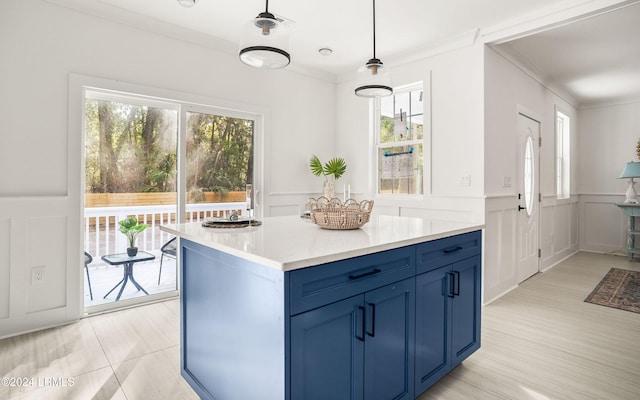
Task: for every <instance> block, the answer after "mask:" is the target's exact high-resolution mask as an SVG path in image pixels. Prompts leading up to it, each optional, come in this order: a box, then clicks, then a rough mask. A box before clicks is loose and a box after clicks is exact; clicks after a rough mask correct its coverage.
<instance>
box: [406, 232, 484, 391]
mask: <svg viewBox="0 0 640 400" xmlns="http://www.w3.org/2000/svg"><path fill="white" fill-rule="evenodd" d="M451 239H455V237H454V238H448V239H447V240H445V241H441V242H440V241H436V242H429V243H426V244H423V245H420V246H418V256H417V259H418V270H419V271H420V270H424V269H426V270H428V271H429V272H425V273H422V274H419V275H418V276H417V277H416V293H417V295H416V352H415V357H416V362H415V365H416V372H415V376H416V393H417V394H420V393H422V392H424V391H425V390H426V389H428V388H429V387H430V386H431V385H433V384H434V383H435V382H437V381H438V380H439V379H440V378H442V377H443V376H444V375H446V374H447V373H448V372H449V371H451V369H452V368H454V367H455V366H457V365H458V364H460V363H461V362H462V361H463V360H464V359H465V358H467V357H468V356H469V355H471V354H472V353H473V352H474V351H476V350H477V349H479V348H480V307H481V303H480V302H481V293H480V291H481V273H482V271H481V256H480V251H479V246H477V244H478V243H479V241H480V235H479V232H477V233H476V232H474V233H470V234H466V235H462V237H459V238H458V239H460V240H458V241H455V240H451ZM452 243H454V245H453V246H452ZM472 248H477V249H478V250H477V251H472ZM438 252H439V253H441V257H440V259H441V262H440V263H439V264H438V263H433V258H432V257H424V255H425V254H433V253H438ZM474 253H476V255H473V254H474ZM420 260H428V262H427V263H421V262H420ZM425 264H427V266H425ZM441 264H445V265H444V266H442V265H441Z"/></svg>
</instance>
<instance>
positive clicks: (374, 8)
mask: <svg viewBox="0 0 640 400" xmlns="http://www.w3.org/2000/svg"><path fill="white" fill-rule="evenodd" d="M267 1H268V0H267ZM373 58H374V59H375V58H376V0H373Z"/></svg>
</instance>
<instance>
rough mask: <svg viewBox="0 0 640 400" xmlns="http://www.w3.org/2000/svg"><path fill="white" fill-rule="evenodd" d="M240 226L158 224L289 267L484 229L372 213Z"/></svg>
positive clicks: (281, 267) (290, 218) (233, 251)
mask: <svg viewBox="0 0 640 400" xmlns="http://www.w3.org/2000/svg"><path fill="white" fill-rule="evenodd" d="M261 222H262V225H260V226H252V227H244V228H204V227H202V225H201V223H199V222H191V223H186V224H173V225H163V226H161V227H160V229H161V230H163V231H165V232H169V233H171V234H173V235H176V236H180V237H182V238H185V239H189V240H191V241H194V242H196V243H200V244H202V245H205V246H208V247H211V248H214V249H216V250H220V251H223V252H225V253H229V254H232V255H234V256H237V257H241V258H244V259H246V260H250V261H254V262H257V263H259V264H263V265H267V266H270V267H272V268H276V269H278V270H281V271H290V270H294V269H298V268H304V267H309V266H313V265H318V264H323V263H327V262H331V261H337V260H342V259H345V258H351V257H357V256H361V255H365V254H370V253H375V252H378V251H384V250H389V249H394V248H398V247H403V246H408V245H411V244H416V243H421V242H425V241H429V240H435V239H440V238H443V237H447V236H453V235H457V234H461V233H467V232H472V231H475V230H478V229H482V228H484V225H482V224H477V223H467V222H454V221H442V220H430V219H422V218H410V217H391V216H385V215H378V216H372V217H371V220H370V221H369V223H367V224H365V225H364V226H363V227H362V228H360V229H354V230H345V231H340V230H327V229H321V228H320V227H318V226H317V225H315V224H313V223H312V222H311V221H310V220H307V219H303V218H300V217H298V216H288V217H271V218H263V219H261Z"/></svg>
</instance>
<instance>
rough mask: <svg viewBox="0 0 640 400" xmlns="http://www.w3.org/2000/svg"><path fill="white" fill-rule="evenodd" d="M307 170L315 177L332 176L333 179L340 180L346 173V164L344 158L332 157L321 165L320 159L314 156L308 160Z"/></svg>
mask: <svg viewBox="0 0 640 400" xmlns="http://www.w3.org/2000/svg"><path fill="white" fill-rule="evenodd" d="M309 169H310V170H311V173H312V174H314V175H315V176H320V175H324V176H333V177H334V178H335V179H340V177H341V176H342V175H344V173H345V172H346V171H347V163H346V162H345V161H344V158H340V157H334V158H332V159H331V160H329V161H327V162H326V163H325V164H324V165H322V162H321V161H320V159H319V158H318V157H317V156H315V155H314V156H312V157H311V160H309Z"/></svg>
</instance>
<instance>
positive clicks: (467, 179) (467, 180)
mask: <svg viewBox="0 0 640 400" xmlns="http://www.w3.org/2000/svg"><path fill="white" fill-rule="evenodd" d="M460 186H471V175H465V176H461V177H460Z"/></svg>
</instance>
